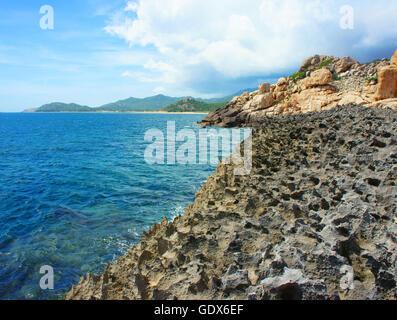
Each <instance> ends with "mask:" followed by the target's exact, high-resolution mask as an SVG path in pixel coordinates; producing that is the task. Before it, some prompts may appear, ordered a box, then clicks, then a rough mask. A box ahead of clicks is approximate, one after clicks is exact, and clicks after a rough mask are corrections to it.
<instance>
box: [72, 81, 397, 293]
mask: <svg viewBox="0 0 397 320" xmlns="http://www.w3.org/2000/svg"><path fill="white" fill-rule="evenodd" d="M310 90H318V91H319V92H320V90H325V89H324V88H313V89H310ZM305 91H309V90H305ZM303 92H304V91H303ZM337 94H338V93H331V95H335V96H336V95H337ZM342 96H343V95H342ZM383 101H385V100H383ZM238 103H240V102H238ZM241 103H242V102H241ZM379 103H380V102H379ZM233 108H237V105H233V106H232V107H230V108H227V109H226V110H227V112H230V111H231V110H232V109H233ZM291 108H295V106H291ZM276 109H277V107H276V106H272V107H271V108H269V109H266V110H260V111H255V112H251V113H248V114H247V115H246V117H247V118H249V117H251V116H252V115H253V114H256V113H258V114H260V113H263V114H265V113H266V112H267V111H269V110H272V111H271V112H273V113H274V114H275V112H276ZM222 112H225V110H223V111H222ZM269 112H270V111H269ZM241 114H246V113H245V112H240V113H238V115H237V116H235V117H236V118H238V117H240V116H241ZM248 120H249V119H248ZM236 121H237V120H236ZM244 121H247V120H244ZM244 123H245V122H244ZM396 141H397V110H392V109H390V108H366V107H362V106H357V105H347V106H344V107H335V108H332V109H330V110H327V111H324V110H322V111H320V112H313V113H307V114H297V113H293V114H292V115H291V116H283V117H278V116H273V117H265V118H263V120H262V121H261V122H260V123H258V125H257V126H256V127H255V128H254V130H253V133H252V151H253V152H252V170H251V172H250V173H249V174H247V175H244V176H236V175H235V171H234V170H235V169H236V167H237V166H240V165H235V164H233V163H226V162H222V163H221V164H219V166H218V167H217V169H216V171H215V172H214V174H213V175H211V176H210V177H209V178H208V180H207V182H206V183H205V184H204V185H203V186H202V187H201V188H200V190H199V191H198V192H197V194H196V196H195V201H194V203H193V204H192V205H191V206H189V207H188V208H187V209H186V212H185V214H184V215H183V216H180V217H177V218H175V220H174V221H172V222H167V220H163V222H162V223H161V224H156V225H154V226H153V227H151V228H150V229H149V231H148V232H146V233H144V235H143V237H142V240H141V242H140V243H138V244H136V245H134V246H133V247H131V248H130V249H129V250H128V252H127V254H126V255H124V256H122V257H120V258H119V259H118V260H117V261H115V262H113V263H111V264H110V265H108V266H107V267H106V269H105V272H104V273H103V274H102V275H98V276H96V275H88V276H87V277H83V278H82V279H81V280H80V282H79V284H77V285H76V286H74V287H73V288H72V289H71V290H70V292H68V293H67V295H66V298H67V299H112V300H114V299H178V300H184V299H195V300H203V299H205V300H217V299H247V298H248V299H282V300H283V299H304V300H313V299H316V300H317V299H360V300H361V299H378V300H387V299H391V300H395V299H397V287H396V284H397V264H396V261H397V218H396V216H397V212H396V208H397V198H396V194H397V186H396V181H397V171H396V166H397V158H396V155H397V145H396Z"/></svg>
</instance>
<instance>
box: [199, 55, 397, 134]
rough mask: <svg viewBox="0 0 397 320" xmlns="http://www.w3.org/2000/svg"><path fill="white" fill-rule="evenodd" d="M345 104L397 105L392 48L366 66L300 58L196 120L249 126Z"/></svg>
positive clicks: (344, 60)
mask: <svg viewBox="0 0 397 320" xmlns="http://www.w3.org/2000/svg"><path fill="white" fill-rule="evenodd" d="M350 103H355V104H360V105H364V106H368V107H381V108H384V107H389V108H394V109H396V108H397V50H396V52H395V54H394V56H393V57H392V58H391V59H390V60H388V59H382V60H377V61H374V62H371V63H367V64H360V63H359V62H358V61H356V60H354V59H352V58H350V57H344V58H341V59H340V58H337V57H332V56H319V55H315V56H312V57H310V58H307V59H305V60H304V61H303V63H302V66H301V67H300V69H299V70H298V72H296V73H295V74H293V75H291V76H289V77H283V78H280V79H279V80H278V82H277V84H274V85H270V83H264V84H261V85H260V86H259V88H258V90H257V91H254V92H251V93H248V92H245V93H244V94H242V95H241V96H237V97H234V99H233V100H232V101H231V102H230V103H229V104H228V105H226V106H225V107H224V108H221V109H218V110H215V111H214V112H211V113H210V114H209V115H208V116H207V117H205V118H204V119H203V120H202V121H201V122H200V124H201V125H202V126H203V127H209V126H219V127H241V126H255V125H259V124H260V123H262V122H263V121H264V119H265V118H267V117H273V116H277V115H279V116H286V115H291V114H301V113H307V112H313V111H321V110H329V109H332V108H334V107H335V106H337V105H347V104H350Z"/></svg>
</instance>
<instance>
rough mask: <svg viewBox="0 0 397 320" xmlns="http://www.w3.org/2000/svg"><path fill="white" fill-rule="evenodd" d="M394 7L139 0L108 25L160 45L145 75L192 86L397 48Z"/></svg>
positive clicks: (325, 0)
mask: <svg viewBox="0 0 397 320" xmlns="http://www.w3.org/2000/svg"><path fill="white" fill-rule="evenodd" d="M346 4H350V5H352V6H353V8H354V9H355V19H356V21H355V26H356V28H355V29H354V30H353V31H352V30H342V29H341V28H340V27H339V20H340V19H341V15H340V10H339V9H340V7H341V6H343V5H346ZM374 6H376V10H374ZM131 11H133V13H132V14H130V12H131ZM395 12H397V3H396V2H395V1H378V2H377V4H374V2H373V1H368V0H363V1H348V0H336V1H335V0H332V1H331V0H322V1H320V0H308V1H299V0H277V1H276V0H250V1H241V0H217V1H214V0H189V1H187V0H144V1H142V0H140V1H137V2H129V3H128V4H127V6H126V7H125V8H123V10H122V12H119V13H118V14H117V15H115V16H114V17H113V20H112V22H111V23H110V24H109V25H108V26H107V27H106V28H105V30H106V31H107V32H108V33H110V34H112V35H114V36H118V37H120V38H122V39H125V40H126V41H127V43H128V44H129V45H130V46H131V47H136V46H139V47H141V46H148V45H151V46H154V47H155V48H156V49H157V52H158V53H157V56H156V57H151V58H150V59H148V60H147V62H146V63H145V64H144V67H145V69H146V70H147V71H146V72H139V73H137V74H136V76H137V77H138V79H140V80H141V81H143V82H159V83H166V84H168V85H173V86H175V87H178V86H179V87H180V86H185V87H186V86H187V87H190V88H192V87H194V86H200V85H202V84H203V83H204V82H210V83H211V82H212V83H216V82H217V81H218V82H219V81H226V82H227V81H237V80H238V79H247V78H250V79H251V78H255V77H257V78H259V77H261V78H263V77H266V76H269V77H270V76H273V77H274V75H275V74H277V73H282V72H286V71H287V70H293V69H294V68H297V67H298V66H299V64H300V62H301V61H302V59H303V58H305V57H307V56H309V55H312V54H315V53H320V54H333V55H343V56H344V55H353V56H354V55H355V54H356V55H357V54H362V55H361V57H365V55H364V54H363V53H362V52H361V51H359V50H363V49H364V50H365V49H371V46H372V47H373V46H375V45H382V44H384V43H386V42H387V43H388V44H389V45H393V41H394V44H396V46H397V42H396V40H397V36H396V35H397V32H396V31H397V23H396V19H395ZM358 48H360V49H358Z"/></svg>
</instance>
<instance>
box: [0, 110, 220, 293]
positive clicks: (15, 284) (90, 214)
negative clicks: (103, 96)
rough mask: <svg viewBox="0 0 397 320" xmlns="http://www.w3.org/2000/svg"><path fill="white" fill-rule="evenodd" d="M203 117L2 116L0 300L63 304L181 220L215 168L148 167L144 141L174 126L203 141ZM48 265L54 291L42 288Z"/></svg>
mask: <svg viewBox="0 0 397 320" xmlns="http://www.w3.org/2000/svg"><path fill="white" fill-rule="evenodd" d="M203 117H204V115H199V114H116V113H109V114H102V113H101V114H99V113H95V114H89V113H86V114H83V113H53V114H50V113H48V114H47V113H43V114H41V113H31V114H30V113H1V114H0V299H1V300H8V299H27V300H29V299H34V300H42V299H43V300H44V299H62V298H63V297H64V295H65V293H66V292H67V291H68V290H70V289H71V287H72V285H73V284H77V283H78V281H79V279H80V277H81V276H84V275H85V274H86V273H88V272H91V273H95V274H100V273H102V272H103V271H104V269H105V266H106V265H107V264H108V263H110V262H111V261H114V260H116V259H117V258H118V257H120V256H121V255H123V254H124V253H126V251H127V250H128V248H130V247H131V246H132V245H133V244H135V243H137V242H138V241H139V240H140V238H141V235H142V232H143V231H144V230H147V229H148V228H149V227H150V226H151V225H152V224H154V223H159V222H161V221H162V220H163V218H164V217H167V219H168V220H172V219H174V218H175V217H177V216H179V215H183V213H184V210H185V208H186V207H187V206H188V205H189V204H192V203H193V201H194V199H195V193H196V192H197V191H198V190H199V188H200V186H201V185H203V184H204V183H205V182H206V180H207V178H208V177H209V176H210V175H211V174H212V173H213V172H214V171H215V169H216V164H214V163H212V164H211V163H209V162H208V163H204V164H203V163H202V164H198V163H188V164H180V163H178V162H176V163H175V164H169V163H167V161H165V164H159V163H157V164H150V163H148V161H147V159H146V158H145V156H144V155H145V150H147V148H148V146H149V145H151V142H148V141H145V135H146V133H147V132H148V130H151V129H152V130H153V129H154V130H157V132H158V131H161V132H163V133H164V135H165V141H164V144H165V145H166V142H168V140H167V139H168V138H167V136H166V133H167V125H168V124H169V123H170V122H172V123H174V125H175V127H176V131H177V132H178V131H180V130H184V129H188V130H193V131H194V132H195V133H197V136H198V130H199V126H198V125H197V124H196V123H197V121H200V120H201V119H202V118H203ZM155 132H156V131H155ZM153 141H154V140H153ZM180 143H182V142H180ZM176 147H178V143H177V145H176ZM165 150H166V151H167V150H168V148H167V146H165ZM197 156H198V154H197ZM165 160H167V159H165ZM197 162H198V161H197ZM45 266H50V267H51V268H52V270H53V285H54V286H53V289H51V288H48V286H47V287H44V289H43V288H42V286H41V285H40V284H41V283H42V281H43V277H44V276H46V275H48V274H46V273H45V272H43V270H42V268H43V267H45ZM41 272H42V273H41ZM48 283H49V282H47V284H48Z"/></svg>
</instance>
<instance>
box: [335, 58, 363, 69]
mask: <svg viewBox="0 0 397 320" xmlns="http://www.w3.org/2000/svg"><path fill="white" fill-rule="evenodd" d="M354 65H359V63H358V62H357V61H356V60H354V59H352V58H350V57H344V58H342V59H340V60H339V61H337V62H336V63H335V64H334V68H335V72H336V73H342V72H346V71H348V70H349V69H350V68H351V67H352V66H354Z"/></svg>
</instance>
